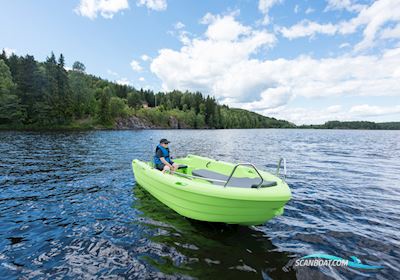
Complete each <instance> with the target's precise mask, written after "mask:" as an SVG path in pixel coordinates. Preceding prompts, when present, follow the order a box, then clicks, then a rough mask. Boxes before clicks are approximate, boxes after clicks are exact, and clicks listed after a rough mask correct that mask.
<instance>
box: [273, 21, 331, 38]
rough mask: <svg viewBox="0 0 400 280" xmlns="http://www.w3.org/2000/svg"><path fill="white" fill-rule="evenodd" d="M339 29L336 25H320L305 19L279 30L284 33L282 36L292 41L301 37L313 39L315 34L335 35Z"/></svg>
mask: <svg viewBox="0 0 400 280" xmlns="http://www.w3.org/2000/svg"><path fill="white" fill-rule="evenodd" d="M337 30H338V27H337V26H336V25H334V24H331V23H328V24H320V23H317V22H314V21H310V20H308V19H304V20H302V21H300V22H299V23H297V24H295V25H293V26H291V27H289V28H287V27H281V28H278V31H279V32H280V33H282V35H283V36H284V37H286V38H288V39H290V40H292V39H296V38H299V37H313V36H315V34H317V33H319V34H327V35H333V34H335V33H336V32H337Z"/></svg>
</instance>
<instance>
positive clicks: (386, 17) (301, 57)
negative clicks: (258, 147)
mask: <svg viewBox="0 0 400 280" xmlns="http://www.w3.org/2000/svg"><path fill="white" fill-rule="evenodd" d="M0 25H1V27H2V28H1V29H0V48H4V49H6V50H7V52H8V53H11V52H15V53H17V54H19V55H25V54H27V53H28V54H32V55H34V56H35V58H36V59H38V60H44V59H45V58H46V56H48V55H49V54H50V52H51V51H54V52H55V53H56V54H57V55H58V54H59V53H63V54H64V55H65V57H66V62H67V66H71V65H72V63H73V62H74V61H76V60H79V61H81V62H83V63H84V64H85V65H86V69H87V72H88V73H91V74H95V75H98V76H101V77H103V78H106V79H109V80H113V81H117V82H119V83H126V84H131V85H133V86H135V87H137V88H141V87H143V88H150V89H153V90H155V91H159V90H172V89H180V90H190V91H196V90H199V91H201V92H203V93H204V94H210V95H213V96H215V97H216V98H217V99H218V101H219V102H220V103H225V104H228V105H230V106H233V107H241V108H245V109H249V110H253V111H257V112H259V113H261V114H264V115H268V116H274V117H277V118H283V119H287V120H290V121H293V122H295V123H297V124H302V123H323V122H324V121H327V120H333V119H337V120H372V121H400V40H399V39H400V5H399V2H398V0H379V1H355V0H327V1H288V0H259V1H250V0H237V1H215V0H214V1H211V0H208V1H206V0H202V1H189V0H179V1H175V0H133V1H132V0H75V1H61V0H60V1H51V0H40V1H28V0H25V1H22V0H16V1H7V2H6V1H3V3H2V6H1V17H0Z"/></svg>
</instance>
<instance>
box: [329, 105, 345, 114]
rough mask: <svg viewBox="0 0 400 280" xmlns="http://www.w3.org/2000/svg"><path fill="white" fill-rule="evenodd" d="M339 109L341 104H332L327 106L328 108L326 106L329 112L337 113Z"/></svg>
mask: <svg viewBox="0 0 400 280" xmlns="http://www.w3.org/2000/svg"><path fill="white" fill-rule="evenodd" d="M341 110H342V106H341V105H332V106H329V107H328V108H326V111H327V112H329V113H338V112H340V111H341Z"/></svg>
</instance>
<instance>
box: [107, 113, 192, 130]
mask: <svg viewBox="0 0 400 280" xmlns="http://www.w3.org/2000/svg"><path fill="white" fill-rule="evenodd" d="M114 128H115V129H120V130H124V129H126V130H128V129H163V128H164V129H185V128H191V127H189V126H188V125H187V124H186V123H184V122H181V121H179V120H178V119H177V118H175V117H174V116H170V117H169V119H168V126H160V125H154V124H153V123H151V122H150V121H148V120H146V119H142V118H138V117H137V116H130V117H127V118H118V119H116V120H115V126H114Z"/></svg>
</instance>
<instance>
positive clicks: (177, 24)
mask: <svg viewBox="0 0 400 280" xmlns="http://www.w3.org/2000/svg"><path fill="white" fill-rule="evenodd" d="M184 27H185V25H184V24H183V23H182V22H180V21H178V22H177V23H175V25H174V28H175V29H182V28H184Z"/></svg>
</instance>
